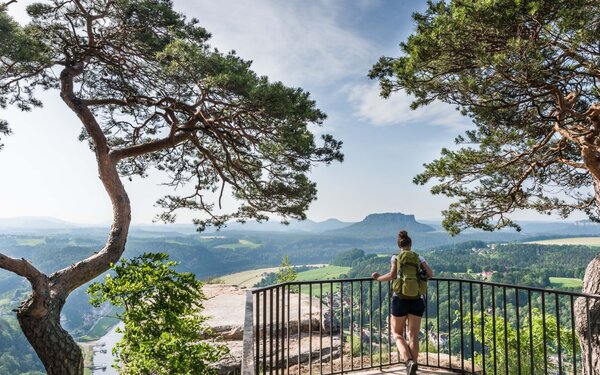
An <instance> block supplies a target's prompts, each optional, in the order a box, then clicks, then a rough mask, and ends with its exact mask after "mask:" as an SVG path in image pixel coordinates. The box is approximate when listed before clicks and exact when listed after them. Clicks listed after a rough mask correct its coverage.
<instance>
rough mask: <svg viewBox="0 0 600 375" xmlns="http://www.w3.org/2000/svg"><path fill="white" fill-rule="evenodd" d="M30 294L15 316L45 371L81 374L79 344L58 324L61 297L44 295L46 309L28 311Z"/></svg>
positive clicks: (62, 302)
mask: <svg viewBox="0 0 600 375" xmlns="http://www.w3.org/2000/svg"><path fill="white" fill-rule="evenodd" d="M33 298H36V297H30V298H29V299H28V300H27V301H25V302H24V303H23V305H21V307H20V308H19V310H18V312H17V319H18V320H19V324H20V325H21V329H22V330H23V333H24V334H25V336H26V337H27V340H29V343H30V344H31V346H33V349H34V350H35V352H36V353H37V355H38V357H39V358H40V360H41V361H42V363H43V365H44V367H45V368H46V372H47V373H48V375H82V374H83V354H82V352H81V349H80V348H79V345H77V343H76V342H75V340H73V337H71V335H69V333H68V332H67V331H65V330H64V329H63V328H62V327H61V325H60V312H61V310H62V308H63V305H64V304H65V301H64V299H60V298H58V297H56V296H52V297H48V298H47V301H46V302H47V303H46V304H45V307H46V309H45V310H46V313H45V314H38V313H32V309H31V306H32V305H33Z"/></svg>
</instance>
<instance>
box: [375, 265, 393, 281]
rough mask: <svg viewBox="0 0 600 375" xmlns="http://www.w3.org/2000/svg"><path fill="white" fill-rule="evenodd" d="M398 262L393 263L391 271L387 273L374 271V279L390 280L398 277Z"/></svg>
mask: <svg viewBox="0 0 600 375" xmlns="http://www.w3.org/2000/svg"><path fill="white" fill-rule="evenodd" d="M397 267H398V266H397V264H396V262H394V263H392V267H391V269H390V272H388V273H386V274H385V275H380V274H379V273H377V272H373V274H372V275H371V277H373V279H375V280H376V281H390V280H394V279H395V278H396V274H397Z"/></svg>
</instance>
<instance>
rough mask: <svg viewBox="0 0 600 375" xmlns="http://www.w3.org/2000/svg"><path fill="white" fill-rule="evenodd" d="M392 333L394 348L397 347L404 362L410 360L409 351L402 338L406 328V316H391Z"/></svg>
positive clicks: (404, 339)
mask: <svg viewBox="0 0 600 375" xmlns="http://www.w3.org/2000/svg"><path fill="white" fill-rule="evenodd" d="M391 318H392V333H393V334H394V339H395V340H396V346H397V347H398V351H399V352H400V354H401V355H402V358H403V359H404V361H408V360H409V359H412V358H413V357H412V355H411V353H410V352H411V350H410V348H409V346H408V343H407V342H406V338H405V337H404V328H405V327H406V324H405V323H406V316H400V317H398V316H393V315H392V317H391Z"/></svg>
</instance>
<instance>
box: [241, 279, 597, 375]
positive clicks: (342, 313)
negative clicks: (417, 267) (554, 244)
mask: <svg viewBox="0 0 600 375" xmlns="http://www.w3.org/2000/svg"><path fill="white" fill-rule="evenodd" d="M252 294H253V299H254V301H253V309H254V311H253V313H252V314H251V315H253V318H252V320H253V323H254V330H253V335H254V337H253V338H252V339H251V340H252V341H251V342H252V343H253V346H254V348H253V352H254V363H253V365H254V369H253V370H254V371H253V372H254V373H255V374H267V373H269V374H273V373H274V374H315V373H316V374H342V373H346V372H349V371H353V370H359V369H369V368H377V367H379V368H381V367H383V366H388V365H394V364H399V363H403V360H402V358H401V357H400V355H399V353H398V351H397V349H396V346H395V342H394V339H393V334H392V332H391V330H390V323H391V322H390V315H389V306H390V301H391V296H392V290H391V283H390V282H383V283H379V282H376V281H374V280H372V279H369V278H363V279H340V280H319V281H306V282H287V283H283V284H277V285H272V286H269V287H264V288H258V289H254V290H253V291H252ZM578 298H581V299H582V300H581V301H582V303H583V306H585V311H586V312H587V314H586V317H584V318H580V319H584V320H585V319H588V322H589V319H590V313H589V312H590V306H591V305H592V304H598V303H600V296H596V295H586V294H582V293H573V292H567V291H558V290H548V289H541V288H532V287H525V286H515V285H509V284H500V283H491V282H484V281H477V280H466V279H465V280H463V279H444V278H434V279H431V280H430V281H429V286H428V291H427V295H426V296H425V300H426V304H427V309H426V311H425V314H424V315H423V319H422V321H421V333H420V347H421V350H420V355H419V358H418V363H419V365H420V366H427V367H430V368H441V369H447V370H450V371H454V372H459V373H472V374H505V375H506V374H511V375H512V374H519V375H520V374H578V373H581V372H582V369H583V368H584V367H586V368H587V369H588V373H593V372H592V370H591V366H592V364H591V361H590V362H589V363H583V362H584V361H583V360H582V358H585V357H587V358H591V353H590V355H588V356H582V355H581V352H580V351H581V349H580V345H579V342H578V337H577V334H576V330H575V315H576V314H575V311H576V307H575V304H576V300H577V299H578ZM587 327H590V324H587ZM591 337H592V333H591V332H590V331H589V329H588V332H587V339H588V342H591Z"/></svg>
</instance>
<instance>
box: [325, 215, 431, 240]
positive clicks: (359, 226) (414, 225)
mask: <svg viewBox="0 0 600 375" xmlns="http://www.w3.org/2000/svg"><path fill="white" fill-rule="evenodd" d="M400 229H404V230H406V231H408V232H409V234H410V233H423V232H433V231H434V230H435V229H434V228H433V227H431V226H429V225H426V224H422V223H419V222H418V221H417V220H415V215H405V214H402V213H383V214H371V215H368V216H367V217H366V218H365V219H364V220H363V221H361V222H358V223H354V224H351V225H349V226H347V227H344V228H340V229H335V230H331V231H328V232H327V233H332V234H340V235H341V234H343V235H348V236H360V237H388V236H390V235H391V236H395V235H396V234H397V233H398V230H400Z"/></svg>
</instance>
